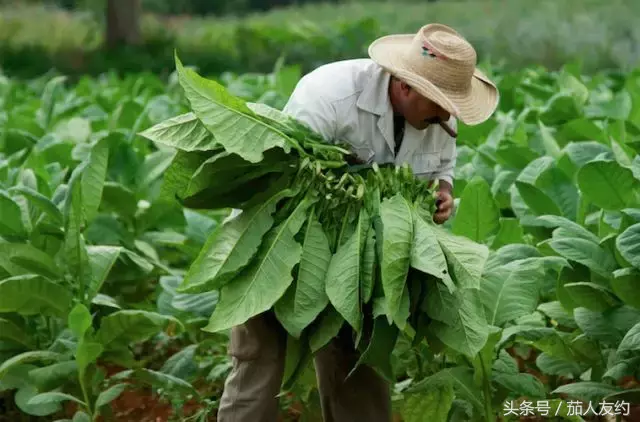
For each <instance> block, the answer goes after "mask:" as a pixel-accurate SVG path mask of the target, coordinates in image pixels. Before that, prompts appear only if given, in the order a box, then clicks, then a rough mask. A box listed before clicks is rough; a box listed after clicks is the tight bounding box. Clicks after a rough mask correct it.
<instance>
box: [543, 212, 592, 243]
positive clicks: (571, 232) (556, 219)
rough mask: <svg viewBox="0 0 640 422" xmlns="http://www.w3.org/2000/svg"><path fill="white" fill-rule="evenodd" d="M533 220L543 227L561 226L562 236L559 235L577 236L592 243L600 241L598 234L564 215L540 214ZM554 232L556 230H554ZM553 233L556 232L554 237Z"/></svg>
mask: <svg viewBox="0 0 640 422" xmlns="http://www.w3.org/2000/svg"><path fill="white" fill-rule="evenodd" d="M533 221H534V222H535V223H536V224H538V223H539V224H540V225H542V226H543V227H548V228H556V227H560V228H562V229H563V230H564V231H563V232H562V236H559V237H578V238H581V239H585V240H589V241H591V242H593V243H600V238H598V236H596V235H595V234H593V233H591V232H590V231H589V230H587V229H585V228H584V227H582V226H581V225H580V224H577V223H575V222H573V221H571V220H569V219H567V218H565V217H561V216H558V215H541V216H539V217H536V218H535V219H534V220H533ZM556 232H558V231H557V230H556ZM555 234H556V233H554V237H555Z"/></svg>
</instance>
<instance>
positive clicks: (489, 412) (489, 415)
mask: <svg viewBox="0 0 640 422" xmlns="http://www.w3.org/2000/svg"><path fill="white" fill-rule="evenodd" d="M478 358H479V359H480V368H482V387H483V390H484V413H485V421H486V422H494V421H495V416H494V414H493V408H492V406H491V385H490V382H491V381H490V380H489V377H488V376H487V370H486V368H485V366H484V365H485V363H484V359H482V355H481V354H480V355H478Z"/></svg>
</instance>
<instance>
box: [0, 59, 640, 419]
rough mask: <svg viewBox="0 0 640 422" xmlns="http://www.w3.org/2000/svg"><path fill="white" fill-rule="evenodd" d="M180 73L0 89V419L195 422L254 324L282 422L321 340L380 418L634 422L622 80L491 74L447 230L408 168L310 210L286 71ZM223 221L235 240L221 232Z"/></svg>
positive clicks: (628, 123) (333, 156)
mask: <svg viewBox="0 0 640 422" xmlns="http://www.w3.org/2000/svg"><path fill="white" fill-rule="evenodd" d="M187 65H188V63H186V62H185V67H182V64H181V63H180V62H178V61H177V66H176V71H175V72H174V73H172V75H171V77H170V79H169V81H163V80H161V79H160V78H158V77H156V76H153V75H152V74H144V73H140V74H135V75H130V76H127V77H126V78H119V77H117V76H116V75H115V74H109V73H106V74H103V75H101V76H100V77H88V76H85V77H81V78H79V79H78V80H74V81H71V80H68V79H66V78H65V77H63V76H59V75H55V74H48V75H44V76H42V77H40V78H37V79H30V80H28V81H18V80H15V79H11V78H8V77H3V76H0V215H1V218H0V421H5V420H6V421H27V420H34V421H35V420H51V421H63V420H67V421H73V422H83V421H109V420H117V421H129V420H131V421H155V420H162V421H194V422H195V421H210V420H211V421H213V420H215V414H216V408H217V403H218V400H219V398H220V394H221V392H222V387H223V383H224V379H225V377H226V375H227V374H228V372H229V370H230V367H231V361H230V358H229V357H228V356H227V355H226V352H227V344H228V328H230V327H231V326H232V325H234V324H236V323H239V322H242V321H244V320H246V318H248V317H249V316H252V315H255V314H257V313H259V312H261V311H262V310H266V309H269V308H271V307H274V308H275V312H276V315H277V316H278V318H279V319H280V321H281V322H282V323H283V325H284V326H285V328H286V329H287V331H288V333H289V336H290V337H289V342H288V347H287V350H288V357H287V369H286V373H285V379H284V380H283V392H284V394H283V396H282V398H281V420H282V421H320V420H321V417H320V408H319V402H318V396H317V389H316V386H315V379H314V372H313V362H312V360H310V358H309V357H310V355H311V353H312V352H313V351H316V350H317V349H318V347H320V346H322V345H323V344H326V342H327V341H328V339H329V338H331V337H332V335H333V334H334V333H336V332H337V330H338V329H339V328H340V327H341V326H342V325H343V324H346V325H348V326H349V327H351V328H352V329H353V330H354V331H355V332H356V333H358V336H357V338H355V339H354V341H355V343H356V346H357V347H360V348H362V350H363V351H365V354H364V358H363V359H364V361H363V363H366V364H370V365H373V366H374V367H376V369H377V370H378V371H379V372H380V373H381V374H382V375H383V376H384V377H386V378H387V379H389V381H390V382H391V383H392V388H393V404H394V409H395V415H396V420H397V421H406V422H415V421H452V422H457V421H483V422H489V421H497V420H499V421H520V420H557V421H596V420H611V421H614V420H616V416H613V415H616V414H617V415H618V416H617V420H621V421H633V420H639V419H637V418H640V290H639V288H640V155H639V153H640V70H637V71H632V72H625V73H623V72H618V73H616V72H607V73H604V72H602V73H598V74H594V75H586V74H582V73H581V71H580V68H579V67H577V66H574V65H567V66H565V67H564V68H563V69H562V70H560V71H554V72H548V71H546V70H545V69H543V68H535V67H529V68H526V69H523V70H521V71H518V72H507V73H505V72H502V71H500V69H494V70H492V69H488V72H489V73H490V74H491V75H492V77H493V78H494V80H496V81H497V82H498V85H499V88H500V90H501V103H500V108H499V110H498V111H497V112H496V114H495V115H494V116H493V117H492V118H491V120H490V121H488V122H487V123H485V124H483V125H481V126H479V127H464V126H459V138H458V143H457V151H458V158H457V163H456V178H455V186H454V197H455V198H456V210H455V215H454V216H452V218H451V219H450V221H449V222H447V223H446V224H445V225H444V226H435V225H433V224H432V223H431V222H430V221H429V216H430V213H431V206H432V203H431V202H430V201H431V197H430V196H429V194H430V193H429V191H426V190H424V189H423V187H421V186H420V185H419V184H416V183H415V180H413V178H412V176H411V175H410V174H407V172H406V169H400V170H399V171H396V170H393V169H390V170H389V169H388V168H384V167H383V166H381V167H380V169H377V170H376V169H365V170H363V173H358V174H361V175H362V176H361V177H360V176H358V175H357V174H356V175H354V176H353V177H351V176H349V177H345V178H343V179H341V182H340V186H343V187H344V186H348V184H349V183H352V182H353V185H352V186H351V188H352V189H342V190H339V189H337V188H336V190H335V192H343V191H346V193H345V194H344V195H345V196H344V197H340V198H341V199H335V198H334V197H332V201H337V202H331V204H332V205H331V206H336V207H338V206H344V207H346V208H344V209H345V210H346V211H345V212H339V213H336V212H334V213H331V212H330V209H331V207H330V206H328V205H327V204H326V203H325V202H324V198H326V197H325V196H324V195H325V193H326V192H324V191H322V192H323V193H322V195H314V192H319V191H320V190H321V189H320V188H319V187H318V186H322V187H324V186H332V189H333V187H335V186H334V184H335V183H338V180H339V179H340V176H339V175H338V176H335V179H332V177H334V176H329V179H328V180H327V181H326V182H325V181H323V182H322V184H320V185H314V183H316V182H315V180H316V179H315V178H314V177H315V176H313V174H320V172H321V171H320V170H319V167H317V168H314V167H305V166H307V165H308V163H309V161H306V162H305V161H303V160H302V158H301V157H307V159H308V160H311V162H313V161H314V160H316V161H318V160H320V158H322V160H323V163H325V165H326V167H325V168H324V169H323V170H322V171H323V172H324V173H323V174H324V175H328V174H329V173H330V172H331V171H332V170H333V168H332V167H331V166H330V165H329V164H331V163H334V164H332V165H333V166H334V167H338V166H342V165H343V164H344V163H342V161H341V160H342V158H343V154H342V153H341V152H340V151H339V150H338V149H330V148H329V147H325V146H322V145H319V141H317V140H312V141H309V142H307V141H305V140H306V139H310V138H311V137H312V134H310V133H309V132H305V130H304V129H302V128H300V127H298V126H295V124H294V123H293V122H291V121H287V120H285V119H284V117H283V115H281V114H280V113H278V112H277V110H281V109H282V108H283V107H284V105H285V104H286V101H287V98H288V96H289V95H290V94H291V92H292V90H293V88H294V87H295V84H296V82H297V81H298V80H299V78H300V76H301V74H300V68H299V67H297V66H287V65H285V64H284V63H283V62H282V61H280V62H278V63H277V64H276V66H275V67H274V70H273V72H272V73H269V74H255V73H247V74H232V73H227V74H224V75H223V76H222V77H221V78H220V79H219V80H217V82H213V80H207V79H205V78H204V77H203V76H204V75H198V74H197V73H196V72H195V71H193V70H191V69H190V68H188V66H187ZM233 119H237V121H238V122H237V124H236V126H235V129H229V128H228V126H225V124H224V122H228V121H231V120H233ZM265 133H267V135H265ZM239 134H241V135H242V136H244V137H245V138H243V137H242V136H239ZM275 134H278V136H279V137H278V136H276V135H275ZM256 139H257V140H260V141H262V143H260V144H256V143H254V142H253V141H251V143H250V140H256ZM287 140H288V141H287ZM287 142H290V143H287ZM336 148H337V147H336ZM283 151H284V152H286V153H284V152H283ZM298 153H299V154H300V155H299V156H298V155H295V154H298ZM270 154H271V155H270ZM278 154H280V155H278ZM319 157H320V158H319ZM299 158H300V159H299ZM233 160H236V161H235V163H236V164H233V163H234V161H233ZM292 163H293V164H292ZM335 163H338V164H335ZM287 164H290V165H289V166H288V165H287ZM234 166H238V168H235V167H234ZM243 166H244V167H243ZM291 166H299V168H300V169H302V170H299V171H300V172H299V173H293V174H292V173H291V172H290V171H289V170H288V169H289V168H290V167H291ZM238 169H240V170H238ZM305 169H308V170H309V172H308V174H309V175H310V176H309V177H307V178H304V177H303V176H301V175H302V174H303V173H304V171H306V170H305ZM303 170H304V171H303ZM325 170H326V171H325ZM234 171H236V172H241V174H243V175H245V176H246V179H242V180H240V179H239V178H238V177H237V174H235V173H234ZM296 171H298V167H296ZM316 171H317V173H314V172H316ZM304 174H307V173H304ZM372 174H377V176H375V175H374V176H372ZM251 177H254V179H251ZM305 177H306V176H305ZM323 177H324V176H323ZM359 177H360V178H359ZM376 177H378V178H377V179H376ZM345 180H346V182H345ZM291 181H294V182H291ZM232 182H233V183H232ZM254 182H255V183H256V186H263V187H265V188H268V189H270V190H268V191H267V192H268V194H264V195H263V196H258V195H257V194H258V192H257V191H256V192H254V191H248V190H247V188H246V187H247V186H252V185H250V183H254ZM243 183H247V184H243ZM278 183H280V184H281V185H279V184H278ZM287 183H289V184H288V185H287ZM291 183H294V184H295V186H294V185H291ZM274 186H275V187H274ZM358 186H362V188H361V189H360V190H358ZM272 187H274V188H273V189H272ZM224 189H226V190H224ZM233 189H235V190H233ZM256 189H257V188H256ZM243 192H244V195H245V196H242V195H240V194H241V193H243ZM308 192H310V193H308ZM333 192H334V191H331V193H332V195H333ZM372 192H373V193H372ZM175 194H177V196H181V197H182V199H183V200H184V202H180V201H178V200H176V198H175ZM247 195H249V196H247ZM340 195H342V194H340ZM241 196H242V197H241ZM284 198H289V199H290V200H287V201H285V202H283V203H284V206H283V207H282V208H280V207H278V208H277V209H276V202H277V201H280V200H282V199H284ZM353 199H355V201H353ZM340 201H342V202H340ZM350 202H351V203H358V204H360V203H362V204H363V205H362V207H361V208H358V209H357V211H356V210H355V209H354V208H350V207H347V205H346V204H348V203H350ZM239 204H242V205H243V206H246V207H247V209H250V210H252V211H251V213H249V216H248V217H247V219H248V220H247V219H242V218H244V217H241V219H239V220H237V222H233V223H231V224H226V223H225V224H223V220H224V219H225V218H226V217H227V216H228V215H229V211H230V208H234V207H236V206H238V205H239ZM243 214H244V213H243ZM336 214H337V215H336ZM376 218H377V219H376ZM253 220H256V221H258V220H259V221H260V224H261V226H260V227H259V229H256V227H258V226H257V225H256V224H258V223H254V222H253ZM389 221H396V222H398V223H397V224H396V223H393V224H391V223H387V224H384V223H385V222H389ZM250 224H254V225H255V226H251V225H250ZM249 229H251V230H249ZM242 230H245V231H246V232H247V233H253V234H252V235H251V236H245V237H242V236H241V235H239V234H238V233H237V232H238V231H242ZM255 230H258V231H257V232H256V231H255ZM234 233H235V235H234ZM381 234H384V239H385V241H378V239H381V238H382V235H381ZM234 236H236V237H235V238H234ZM249 237H250V238H251V239H247V238H249ZM221 238H223V240H220V239H221ZM224 239H226V240H229V239H231V240H232V241H234V242H235V243H234V248H227V254H228V256H225V257H222V258H221V257H220V251H219V250H215V247H216V245H218V247H219V248H221V247H220V245H221V244H222V243H220V242H223V241H224ZM387 239H391V240H387ZM391 241H397V242H400V243H402V242H404V244H407V245H413V247H411V248H409V247H407V248H406V249H403V250H402V251H400V250H398V249H397V248H396V249H394V250H393V251H392V249H393V248H392V244H393V242H391ZM385 242H389V243H385ZM273 251H276V252H273ZM278 251H279V252H281V253H277V252H278ZM320 251H321V252H320ZM312 252H314V253H312ZM276 255H277V256H279V257H281V258H282V262H281V263H278V265H276V267H277V268H276V269H277V270H278V271H280V272H279V273H269V272H268V270H269V268H265V267H267V266H265V265H263V263H264V262H266V261H270V260H272V258H273V256H276ZM358 257H361V258H358ZM389 257H391V258H389ZM390 260H391V261H390ZM312 261H313V263H314V265H316V266H318V265H320V266H322V267H323V268H325V270H326V271H325V276H326V277H325V278H326V282H325V279H324V278H322V277H318V276H317V275H316V277H315V278H314V277H312V274H311V273H312V272H311V271H310V270H309V268H311V267H310V265H311V262H312ZM378 267H379V269H380V271H378V270H377V269H376V268H378ZM399 268H402V269H399ZM271 270H273V269H271ZM273 271H275V270H273ZM377 271H378V275H379V276H378V277H376V276H375V274H376V272H377ZM278 274H279V277H280V278H278ZM292 274H296V277H295V280H294V277H293V276H292ZM327 274H328V275H327ZM336 274H340V277H347V278H346V279H344V280H340V281H343V282H341V283H337V282H335V280H337V279H338V278H339V277H338V276H336ZM344 274H347V276H344ZM274 277H276V278H274ZM319 278H322V280H320V279H319ZM265 280H269V281H270V282H271V283H272V284H269V285H267V283H266V282H265ZM274 280H281V282H280V281H278V282H277V283H276V282H275V281H274ZM302 280H304V283H303V282H302ZM331 280H333V281H334V282H333V283H330V281H331ZM285 283H286V284H285ZM313 283H316V284H315V285H314V286H315V287H316V289H315V290H313V288H312V287H313V286H311V285H312V284H313ZM317 283H320V284H317ZM318 285H319V286H321V288H320V289H319V290H318V289H317V286H318ZM305 286H306V288H307V291H306V292H304V293H305V294H312V293H313V294H316V295H317V296H313V297H315V298H316V299H317V300H313V301H311V302H312V303H313V306H308V304H307V305H305V301H304V300H303V298H302V299H301V297H303V296H304V294H302V293H300V292H301V291H302V290H303V289H304V288H305ZM310 286H311V287H310ZM257 287H263V288H264V289H263V290H261V291H257V290H255V289H256V288H257ZM252 289H254V290H252ZM309 289H311V290H309ZM312 290H313V291H312ZM252 295H254V296H256V297H257V299H256V300H253V299H251V300H249V299H247V298H253V296H252ZM239 298H240V299H239ZM365 308H367V309H369V310H370V311H371V312H372V314H373V316H374V318H373V319H370V318H369V316H370V315H369V316H363V315H364V311H363V310H364V309H365ZM366 327H368V328H369V330H370V331H372V333H373V336H372V337H371V338H367V336H365V335H362V336H361V334H362V333H364V332H365V331H366V329H365V328H366ZM523 403H524V406H523ZM527 403H528V405H529V408H531V407H533V410H532V411H531V412H529V413H526V412H523V411H522V410H523V409H526V408H527ZM536 403H538V404H540V403H544V404H545V408H546V409H547V412H548V413H547V414H546V415H548V416H546V415H545V416H543V415H544V413H540V411H541V407H538V408H537V409H536ZM568 403H574V407H573V409H572V407H571V406H569V405H568ZM578 403H581V406H582V411H581V412H580V413H581V414H578V412H576V411H575V406H577V404H578ZM588 407H589V412H586V410H587V408H588ZM508 409H511V412H509V411H508ZM514 410H515V411H514ZM572 410H573V411H572ZM509 413H510V414H509ZM605 415H609V419H607V418H606V416H605Z"/></svg>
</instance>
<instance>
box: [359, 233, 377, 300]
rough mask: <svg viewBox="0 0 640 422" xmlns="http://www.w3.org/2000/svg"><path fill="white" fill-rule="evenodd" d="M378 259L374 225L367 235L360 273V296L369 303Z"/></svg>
mask: <svg viewBox="0 0 640 422" xmlns="http://www.w3.org/2000/svg"><path fill="white" fill-rule="evenodd" d="M377 267H378V259H377V255H376V230H375V228H374V227H373V226H372V227H370V228H369V230H367V237H366V239H365V243H364V251H363V252H362V271H361V273H360V297H361V299H362V303H369V301H370V300H371V296H372V295H373V287H374V284H375V280H376V274H377V273H376V269H377Z"/></svg>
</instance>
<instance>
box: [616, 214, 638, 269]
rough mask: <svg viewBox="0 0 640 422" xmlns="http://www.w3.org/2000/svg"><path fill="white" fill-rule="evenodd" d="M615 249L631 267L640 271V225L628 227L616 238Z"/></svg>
mask: <svg viewBox="0 0 640 422" xmlns="http://www.w3.org/2000/svg"><path fill="white" fill-rule="evenodd" d="M616 247H617V248H618V250H619V251H620V254H621V255H622V256H623V258H624V259H626V260H627V261H628V262H629V263H630V264H631V265H633V266H634V267H636V268H638V269H640V223H637V224H634V225H633V226H630V227H628V228H627V229H626V230H625V231H624V232H622V233H621V234H620V236H618V237H617V238H616Z"/></svg>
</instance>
